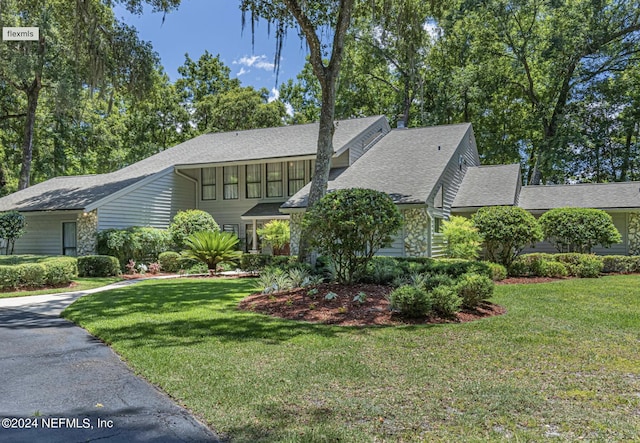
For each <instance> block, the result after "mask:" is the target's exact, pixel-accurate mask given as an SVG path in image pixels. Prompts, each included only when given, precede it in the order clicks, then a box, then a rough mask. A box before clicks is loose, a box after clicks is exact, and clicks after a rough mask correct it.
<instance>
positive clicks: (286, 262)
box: [240, 254, 298, 272]
mask: <svg viewBox="0 0 640 443" xmlns="http://www.w3.org/2000/svg"><path fill="white" fill-rule="evenodd" d="M297 260H298V257H297V256H295V255H267V254H242V258H241V259H240V269H242V270H243V271H247V272H260V271H262V270H263V269H264V268H267V267H274V268H281V267H288V266H290V265H292V264H294V263H296V261H297Z"/></svg>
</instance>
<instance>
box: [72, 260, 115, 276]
mask: <svg viewBox="0 0 640 443" xmlns="http://www.w3.org/2000/svg"><path fill="white" fill-rule="evenodd" d="M118 274H120V263H119V262H118V259H117V258H115V257H112V256H110V255H86V256H83V257H78V275H79V276H80V277H111V276H115V275H118Z"/></svg>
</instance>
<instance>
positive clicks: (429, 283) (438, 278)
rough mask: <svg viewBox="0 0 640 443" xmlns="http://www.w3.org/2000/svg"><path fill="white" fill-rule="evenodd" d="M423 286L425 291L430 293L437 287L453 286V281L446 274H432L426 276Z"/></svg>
mask: <svg viewBox="0 0 640 443" xmlns="http://www.w3.org/2000/svg"><path fill="white" fill-rule="evenodd" d="M423 284H424V288H425V289H426V290H427V291H431V290H433V289H435V288H437V287H438V286H453V285H454V284H455V281H454V279H453V278H451V276H449V275H447V274H433V275H426V276H425V278H424V282H423Z"/></svg>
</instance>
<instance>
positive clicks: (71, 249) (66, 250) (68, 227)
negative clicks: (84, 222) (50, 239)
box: [62, 222, 77, 256]
mask: <svg viewBox="0 0 640 443" xmlns="http://www.w3.org/2000/svg"><path fill="white" fill-rule="evenodd" d="M76 246H77V243H76V222H67V223H62V255H72V256H75V255H77V247H76Z"/></svg>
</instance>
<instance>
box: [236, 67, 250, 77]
mask: <svg viewBox="0 0 640 443" xmlns="http://www.w3.org/2000/svg"><path fill="white" fill-rule="evenodd" d="M249 72H251V71H249V70H247V69H244V66H243V67H241V68H240V70H239V71H238V73H237V74H236V76H238V77H240V76H241V75H243V74H248V73H249Z"/></svg>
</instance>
